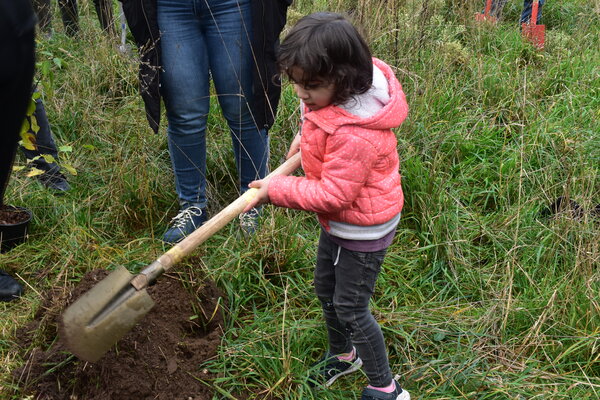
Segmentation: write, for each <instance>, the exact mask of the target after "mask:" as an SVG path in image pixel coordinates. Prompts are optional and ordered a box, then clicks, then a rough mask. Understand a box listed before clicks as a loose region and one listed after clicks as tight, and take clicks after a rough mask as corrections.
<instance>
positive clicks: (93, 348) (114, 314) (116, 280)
mask: <svg viewBox="0 0 600 400" xmlns="http://www.w3.org/2000/svg"><path fill="white" fill-rule="evenodd" d="M133 278H134V275H133V274H131V273H130V272H129V271H127V269H126V268H125V267H122V266H119V267H118V268H117V269H116V270H115V271H113V272H111V273H110V274H109V275H108V276H107V277H106V278H104V279H103V280H102V281H100V282H99V283H97V284H96V285H95V286H94V287H92V288H91V289H90V290H89V291H88V292H86V293H85V294H84V295H82V296H81V297H80V298H79V299H77V300H76V301H75V302H74V303H73V304H71V305H70V306H69V307H68V308H67V309H66V310H65V311H64V313H63V315H62V325H61V327H60V334H61V336H62V337H63V338H64V341H65V345H66V347H67V349H68V350H69V351H70V352H72V353H73V354H75V355H76V356H77V357H78V358H80V359H82V360H85V361H89V362H96V361H98V360H99V359H100V358H101V357H102V356H103V355H104V354H105V353H106V352H107V351H108V350H110V348H111V347H112V346H113V345H114V344H116V343H117V341H118V340H119V339H121V338H122V337H123V336H124V335H125V334H126V333H127V332H129V331H130V330H131V329H132V328H133V327H134V326H135V324H137V323H138V322H139V321H140V320H141V319H142V318H143V317H144V316H145V315H146V314H147V313H148V312H149V311H150V310H151V309H152V307H154V301H153V300H152V298H151V297H150V295H149V294H148V292H147V291H146V289H143V290H136V289H135V288H134V287H133V286H132V285H131V283H130V282H131V280H132V279H133Z"/></svg>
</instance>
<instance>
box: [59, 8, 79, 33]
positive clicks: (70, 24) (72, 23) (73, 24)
mask: <svg viewBox="0 0 600 400" xmlns="http://www.w3.org/2000/svg"><path fill="white" fill-rule="evenodd" d="M58 6H59V8H60V15H61V17H62V20H63V25H64V26H65V32H66V33H67V35H69V36H75V35H77V34H78V33H79V14H78V11H77V0H58Z"/></svg>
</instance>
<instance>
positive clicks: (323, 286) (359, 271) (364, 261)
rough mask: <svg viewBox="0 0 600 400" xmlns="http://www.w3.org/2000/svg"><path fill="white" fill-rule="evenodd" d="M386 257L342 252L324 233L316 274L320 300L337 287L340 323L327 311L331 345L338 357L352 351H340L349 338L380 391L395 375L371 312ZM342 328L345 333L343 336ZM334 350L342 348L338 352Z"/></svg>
mask: <svg viewBox="0 0 600 400" xmlns="http://www.w3.org/2000/svg"><path fill="white" fill-rule="evenodd" d="M322 251H323V252H327V256H321V254H322ZM385 253H386V250H381V251H376V252H372V253H365V252H355V251H350V250H346V249H344V248H339V247H338V246H337V245H336V244H334V243H332V242H331V241H330V240H329V239H328V238H327V237H326V235H325V234H323V233H322V234H321V239H320V240H319V256H318V257H317V269H316V270H315V289H316V291H317V296H319V298H324V299H326V298H327V296H328V295H329V294H330V293H331V285H332V283H333V284H334V287H333V297H332V300H333V308H334V309H335V315H336V316H337V320H334V319H333V317H332V316H331V312H330V311H327V313H328V314H329V317H326V322H327V325H328V332H330V336H329V337H330V341H331V339H333V340H334V341H335V342H330V346H331V347H332V350H331V352H332V353H334V354H336V353H341V352H347V351H349V350H350V349H351V347H347V348H345V349H344V350H339V351H338V349H341V348H342V346H343V342H342V340H343V339H342V338H343V337H346V338H347V337H348V335H349V337H350V339H351V341H352V343H353V344H354V346H355V347H356V350H357V352H358V355H359V356H360V358H361V359H362V361H363V369H364V371H365V374H366V375H367V377H368V378H369V383H370V384H371V385H373V386H379V387H381V386H386V385H389V383H390V382H391V381H392V373H391V371H390V367H389V361H388V356H387V351H386V348H385V342H384V338H383V333H382V332H381V328H380V326H379V324H378V323H377V321H376V320H375V318H374V317H373V315H372V314H371V311H370V310H369V301H370V299H371V297H372V296H373V292H374V289H375V282H376V281H377V276H378V275H379V271H380V269H381V264H382V263H383V259H384V257H385ZM321 262H322V263H323V264H320V263H321ZM324 265H328V266H327V267H324ZM324 312H326V311H325V307H324ZM330 321H333V322H334V323H331V322H330ZM340 328H343V329H344V330H343V331H341V332H340V330H341V329H340ZM332 331H333V333H334V335H333V336H332V335H331V332H332ZM347 332H348V333H347ZM334 346H340V347H338V349H336V348H334Z"/></svg>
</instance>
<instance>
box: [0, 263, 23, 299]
mask: <svg viewBox="0 0 600 400" xmlns="http://www.w3.org/2000/svg"><path fill="white" fill-rule="evenodd" d="M21 294H23V286H21V285H19V283H18V282H17V281H15V280H14V279H13V278H12V277H11V276H10V275H8V274H7V273H6V272H4V271H2V270H0V301H11V300H15V299H16V298H18V297H19V296H21Z"/></svg>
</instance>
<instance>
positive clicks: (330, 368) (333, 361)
mask: <svg viewBox="0 0 600 400" xmlns="http://www.w3.org/2000/svg"><path fill="white" fill-rule="evenodd" d="M360 367H362V360H361V359H360V357H358V355H356V356H355V357H354V359H353V360H352V361H344V360H340V359H339V358H337V357H336V356H334V355H332V354H330V353H329V352H327V354H326V355H325V356H323V358H322V359H321V360H320V361H319V362H317V363H316V364H314V365H313V368H317V369H318V371H316V372H315V373H313V374H311V376H310V378H309V384H310V385H311V386H313V387H314V386H319V385H323V386H325V387H329V386H331V385H332V384H333V382H335V380H336V379H337V378H339V377H341V376H344V375H348V374H351V373H352V372H354V371H358V370H359V369H360Z"/></svg>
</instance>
